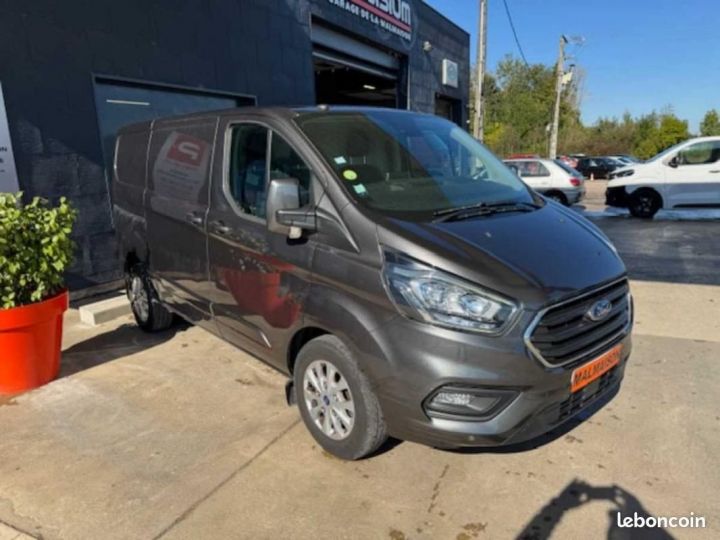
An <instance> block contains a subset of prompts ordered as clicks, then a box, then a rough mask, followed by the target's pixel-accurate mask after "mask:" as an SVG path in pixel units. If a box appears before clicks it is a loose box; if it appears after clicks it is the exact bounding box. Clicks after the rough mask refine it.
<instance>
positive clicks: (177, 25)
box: [0, 0, 469, 287]
mask: <svg viewBox="0 0 720 540" xmlns="http://www.w3.org/2000/svg"><path fill="white" fill-rule="evenodd" d="M414 11H415V14H416V16H415V22H414V27H415V33H414V38H413V40H412V41H411V42H407V41H405V40H402V39H401V38H399V37H397V36H390V35H387V34H386V33H384V32H381V31H379V30H377V29H376V28H375V27H373V26H372V25H370V24H369V23H367V21H362V20H360V19H359V18H357V17H355V16H353V15H351V14H348V13H346V12H344V11H342V10H340V9H338V8H337V7H336V6H333V5H331V4H330V3H329V2H328V1H327V0H297V1H295V0H223V1H213V2H208V1H206V0H156V1H154V2H150V1H143V0H123V1H122V2H117V1H112V2H111V1H109V0H65V1H64V2H56V1H53V0H33V1H32V2H16V1H13V2H6V3H4V7H3V10H2V12H3V16H2V19H0V51H3V58H2V61H1V62H0V81H1V82H2V84H3V89H4V92H5V103H6V107H7V114H8V120H9V124H10V134H11V137H12V141H13V148H14V153H15V159H16V163H17V171H18V176H19V179H20V187H21V189H23V190H24V191H25V192H26V193H27V194H28V195H41V196H45V197H50V198H55V197H59V196H61V195H65V196H68V197H69V198H70V199H71V200H72V201H73V202H74V204H75V205H76V206H77V207H78V208H79V209H80V217H79V221H78V224H77V227H76V232H75V237H76V241H77V243H78V246H79V249H78V255H77V260H76V262H75V265H74V266H73V268H72V270H71V273H72V276H71V277H72V278H73V279H71V281H70V283H71V286H75V287H77V286H81V285H84V284H90V283H97V282H103V281H107V280H108V279H111V278H113V277H116V276H117V275H118V274H117V272H118V262H117V259H116V253H115V238H114V234H113V230H112V223H111V213H110V202H109V196H108V185H107V179H106V177H105V171H104V169H103V156H102V147H101V143H100V138H99V134H98V124H97V115H96V110H95V103H94V89H93V80H94V79H93V77H94V76H96V75H106V76H110V77H121V78H130V79H138V80H143V81H148V82H155V83H166V84H175V85H180V86H186V87H192V88H198V89H202V88H206V89H215V90H222V91H225V92H234V93H239V94H250V95H255V96H256V97H257V100H258V104H260V105H307V104H312V103H314V80H313V69H312V59H311V52H312V44H311V41H310V21H311V16H312V15H315V16H319V17H322V18H323V19H326V20H328V21H330V22H331V23H333V24H336V25H340V26H342V27H344V28H347V29H348V30H349V31H352V32H355V33H358V34H363V35H366V36H367V38H368V39H370V40H375V41H380V42H382V43H383V44H384V45H385V46H387V47H389V48H392V49H395V50H397V51H398V52H399V53H401V54H403V55H407V56H408V58H409V68H410V76H409V79H410V80H409V86H408V88H409V90H410V95H409V103H410V107H411V108H413V109H416V110H422V111H428V112H432V111H433V110H434V101H433V100H434V95H435V93H436V92H438V91H441V90H442V89H441V88H440V86H441V85H440V62H441V59H442V58H443V57H448V58H451V59H453V60H455V61H457V62H458V63H459V64H460V88H461V89H460V90H449V89H445V90H442V91H443V93H445V94H447V95H450V96H453V97H457V98H460V99H463V101H464V103H467V86H468V69H469V59H468V55H469V38H468V36H467V34H465V33H463V32H462V31H460V30H459V29H458V28H457V27H455V26H454V25H452V24H451V23H449V22H448V21H447V20H445V19H444V18H443V17H441V16H440V15H439V14H437V13H436V12H435V11H434V10H432V9H431V8H429V7H428V6H426V5H425V4H424V3H422V2H420V1H414ZM425 40H427V41H430V42H431V43H432V44H433V46H434V48H433V50H432V51H431V52H430V53H425V52H423V51H422V42H423V41H425Z"/></svg>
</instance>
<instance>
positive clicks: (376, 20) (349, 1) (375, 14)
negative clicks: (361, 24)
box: [328, 0, 413, 41]
mask: <svg viewBox="0 0 720 540" xmlns="http://www.w3.org/2000/svg"><path fill="white" fill-rule="evenodd" d="M328 2H330V3H331V4H332V5H334V6H337V7H339V8H341V9H344V10H345V11H347V12H349V13H352V14H353V15H355V16H356V17H359V18H361V19H363V20H366V21H368V22H369V23H371V24H374V25H375V26H377V27H378V28H382V29H383V30H387V31H388V32H390V33H392V34H395V35H397V36H400V37H401V38H402V39H405V40H407V41H411V40H412V30H413V27H412V7H411V6H410V0H328Z"/></svg>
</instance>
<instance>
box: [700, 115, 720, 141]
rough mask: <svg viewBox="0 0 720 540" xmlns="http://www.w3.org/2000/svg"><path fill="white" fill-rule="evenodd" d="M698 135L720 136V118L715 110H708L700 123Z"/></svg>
mask: <svg viewBox="0 0 720 540" xmlns="http://www.w3.org/2000/svg"><path fill="white" fill-rule="evenodd" d="M700 135H702V136H704V137H706V136H709V135H720V116H718V112H717V111H716V110H715V109H710V110H709V111H708V112H706V113H705V116H704V117H703V119H702V122H700Z"/></svg>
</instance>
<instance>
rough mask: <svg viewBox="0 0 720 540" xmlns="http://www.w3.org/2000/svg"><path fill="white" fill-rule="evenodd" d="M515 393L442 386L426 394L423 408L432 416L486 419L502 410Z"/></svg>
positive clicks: (511, 391) (457, 418)
mask: <svg viewBox="0 0 720 540" xmlns="http://www.w3.org/2000/svg"><path fill="white" fill-rule="evenodd" d="M516 395H517V392H515V391H513V390H495V389H486V388H477V387H466V386H442V387H440V388H438V389H437V390H435V391H434V392H433V393H432V394H430V395H429V396H428V398H427V399H426V400H425V406H424V408H425V412H426V414H427V415H428V416H430V417H432V418H446V419H454V420H468V421H480V420H488V419H490V418H492V417H493V416H496V415H497V414H498V413H499V412H500V411H501V410H503V409H504V408H505V407H506V406H507V405H508V404H509V403H510V402H511V401H512V400H513V399H514V398H515V396H516Z"/></svg>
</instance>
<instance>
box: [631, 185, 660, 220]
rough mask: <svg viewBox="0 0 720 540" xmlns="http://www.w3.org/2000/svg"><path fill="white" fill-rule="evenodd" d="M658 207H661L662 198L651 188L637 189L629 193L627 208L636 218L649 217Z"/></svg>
mask: <svg viewBox="0 0 720 540" xmlns="http://www.w3.org/2000/svg"><path fill="white" fill-rule="evenodd" d="M660 208H662V198H661V197H660V194H659V193H658V192H657V191H655V190H653V189H647V188H646V189H639V190H637V191H636V192H634V193H633V194H631V195H630V199H629V200H628V210H630V213H631V214H632V215H633V216H635V217H637V218H642V219H651V218H652V217H653V216H654V215H655V214H657V212H658V210H660Z"/></svg>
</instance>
